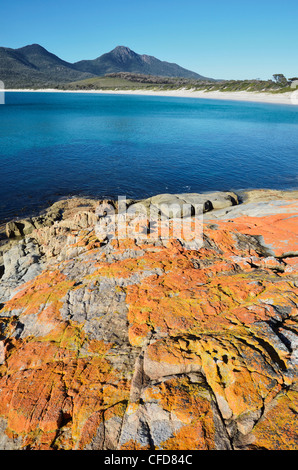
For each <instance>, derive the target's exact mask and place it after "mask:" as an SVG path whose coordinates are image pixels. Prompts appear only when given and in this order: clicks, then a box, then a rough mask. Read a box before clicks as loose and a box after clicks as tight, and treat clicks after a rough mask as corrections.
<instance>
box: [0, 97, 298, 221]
mask: <svg viewBox="0 0 298 470" xmlns="http://www.w3.org/2000/svg"><path fill="white" fill-rule="evenodd" d="M5 98H6V104H5V105H1V106H0V123H1V126H0V162H1V173H0V220H4V219H9V218H12V217H15V216H22V215H24V214H26V215H27V214H28V213H32V212H34V211H35V210H37V209H39V208H40V207H44V206H47V205H48V204H50V203H52V202H54V201H55V200H57V199H59V198H61V197H64V196H71V195H87V196H94V197H115V198H117V196H118V195H121V196H126V197H127V198H130V197H132V198H143V197H147V196H151V195H154V194H158V193H165V192H169V193H179V192H180V193H181V192H205V191H212V190H223V191H224V190H235V191H237V190H241V189H247V188H272V189H297V187H298V107H295V106H290V105H288V106H286V105H273V104H261V103H245V102H233V101H217V100H207V99H194V98H168V97H151V96H150V97H149V96H127V95H110V94H109V95H105V94H104V95H100V94H84V93H17V92H11V93H6V96H5Z"/></svg>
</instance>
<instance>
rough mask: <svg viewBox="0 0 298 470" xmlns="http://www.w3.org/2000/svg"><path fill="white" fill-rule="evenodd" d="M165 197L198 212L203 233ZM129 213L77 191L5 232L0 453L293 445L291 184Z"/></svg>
mask: <svg viewBox="0 0 298 470" xmlns="http://www.w3.org/2000/svg"><path fill="white" fill-rule="evenodd" d="M173 205H175V207H178V208H181V214H180V216H181V219H183V220H184V221H187V220H190V221H191V223H192V221H193V220H194V219H195V211H194V208H195V207H201V209H202V217H201V219H200V221H201V223H202V239H201V240H197V239H196V240H190V239H189V238H188V236H187V235H188V234H187V233H186V232H183V233H181V236H179V237H177V236H175V232H174V223H175V220H177V217H174V216H173V214H172V213H171V211H170V210H168V212H167V210H166V208H167V207H170V206H173ZM111 208H112V209H114V212H113V210H112V211H111ZM144 208H145V209H144ZM149 208H151V210H153V212H154V214H157V215H158V216H159V217H160V216H161V215H164V216H166V217H169V220H170V222H169V227H168V228H169V234H168V236H167V237H163V236H162V235H161V234H160V233H159V232H158V231H157V230H155V231H154V230H153V231H152V232H150V230H149V225H148V220H146V211H147V210H148V209H149ZM152 208H153V209H152ZM124 209H125V210H126V211H127V210H128V211H129V212H130V214H129V216H128V217H126V219H125V229H126V233H127V237H126V238H123V239H122V238H121V237H119V231H120V228H119V227H120V222H121V223H122V222H123V219H121V214H123V213H124V212H123V211H124ZM124 209H123V207H122V208H120V206H119V202H117V201H98V200H93V199H82V198H72V199H67V200H63V201H59V202H57V203H55V204H54V205H53V206H51V207H50V208H48V209H47V210H46V211H44V213H42V214H40V215H39V216H38V217H33V218H27V219H23V220H15V221H12V222H9V223H8V224H6V226H5V227H2V234H3V237H2V245H1V246H0V278H1V279H0V389H1V393H0V449H32V450H36V449H41V450H43V449H44V450H47V449H57V450H74V449H93V450H95V449H119V450H126V449H133V450H134V449H143V450H145V449H164V450H182V449H187V450H195V449H199V450H212V449H218V450H238V449H247V450H253V449H258V450H293V449H296V448H297V444H298V439H297V418H296V417H297V410H298V401H297V362H298V352H297V314H298V310H297V305H298V191H292V192H282V191H270V190H264V191H248V192H245V193H243V194H242V195H241V198H239V196H238V195H237V194H234V193H232V192H228V193H219V192H217V193H206V194H178V195H159V196H154V197H152V198H149V199H147V200H144V201H132V200H129V201H125V207H124ZM141 209H142V210H143V212H142V211H141ZM144 210H145V213H144ZM140 211H141V216H140V217H139V218H138V220H137V224H136V220H135V214H136V213H139V212H140ZM119 214H120V215H119ZM151 225H154V224H151ZM155 228H156V227H155ZM111 234H112V235H111ZM117 235H118V236H117ZM144 235H147V236H144Z"/></svg>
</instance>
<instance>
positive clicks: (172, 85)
mask: <svg viewBox="0 0 298 470" xmlns="http://www.w3.org/2000/svg"><path fill="white" fill-rule="evenodd" d="M58 88H59V89H62V90H63V89H64V90H66V89H67V90H117V89H118V90H144V89H147V90H161V91H163V90H177V89H180V88H184V89H189V90H206V91H207V92H208V91H222V92H231V91H251V92H269V93H285V92H287V91H292V88H291V86H290V83H289V82H288V81H287V80H286V82H282V83H279V82H277V81H274V80H266V81H265V80H219V81H215V80H212V81H211V80H195V79H188V78H174V77H158V76H152V75H142V74H131V73H124V72H122V73H113V74H108V75H106V76H105V77H95V78H88V79H86V80H80V81H76V82H71V83H67V84H63V85H59V87H58Z"/></svg>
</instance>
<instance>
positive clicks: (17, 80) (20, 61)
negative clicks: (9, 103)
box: [0, 44, 205, 88]
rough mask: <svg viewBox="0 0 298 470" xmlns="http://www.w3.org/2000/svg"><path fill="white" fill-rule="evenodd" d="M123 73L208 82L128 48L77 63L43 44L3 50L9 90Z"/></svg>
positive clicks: (1, 70) (2, 72)
mask: <svg viewBox="0 0 298 470" xmlns="http://www.w3.org/2000/svg"><path fill="white" fill-rule="evenodd" d="M119 72H130V73H139V74H143V75H155V76H164V77H184V78H192V79H205V77H202V76H201V75H199V74H197V73H195V72H192V71H190V70H187V69H184V68H183V67H180V66H179V65H177V64H173V63H169V62H164V61H161V60H159V59H156V58H155V57H152V56H149V55H140V54H137V53H136V52H134V51H132V50H131V49H129V48H128V47H124V46H117V47H116V48H115V49H113V50H112V51H110V52H108V53H106V54H103V55H101V56H100V57H98V58H97V59H94V60H81V61H79V62H75V63H74V64H72V63H70V62H66V61H65V60H62V59H60V58H59V57H58V56H56V55H55V54H52V53H51V52H49V51H47V50H46V49H45V48H44V47H42V46H40V45H39V44H31V45H28V46H25V47H21V48H19V49H11V48H8V47H0V80H2V81H3V82H4V84H5V88H9V87H12V88H16V87H20V88H26V87H27V88H28V87H38V86H40V87H46V86H56V85H59V84H65V83H69V82H76V81H79V80H84V79H87V78H92V77H98V76H104V75H105V74H108V73H119Z"/></svg>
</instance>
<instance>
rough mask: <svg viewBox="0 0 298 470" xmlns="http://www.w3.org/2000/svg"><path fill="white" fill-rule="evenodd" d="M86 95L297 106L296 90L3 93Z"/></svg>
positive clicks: (297, 94) (16, 90) (14, 90)
mask: <svg viewBox="0 0 298 470" xmlns="http://www.w3.org/2000/svg"><path fill="white" fill-rule="evenodd" d="M5 92H8V93H11V92H15V93H20V92H24V93H28V92H29V93H86V94H112V95H140V96H162V97H173V98H198V99H215V100H225V101H244V102H255V103H270V104H286V105H292V106H295V105H296V106H297V105H298V90H297V91H295V90H293V92H287V93H276V94H273V93H266V92H264V93H263V92H259V93H256V92H249V91H233V92H223V91H205V90H197V91H194V90H186V89H184V88H181V89H177V90H165V91H162V90H141V89H139V90H121V89H119V90H56V89H53V88H48V89H38V90H33V89H7V90H4V93H5Z"/></svg>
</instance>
